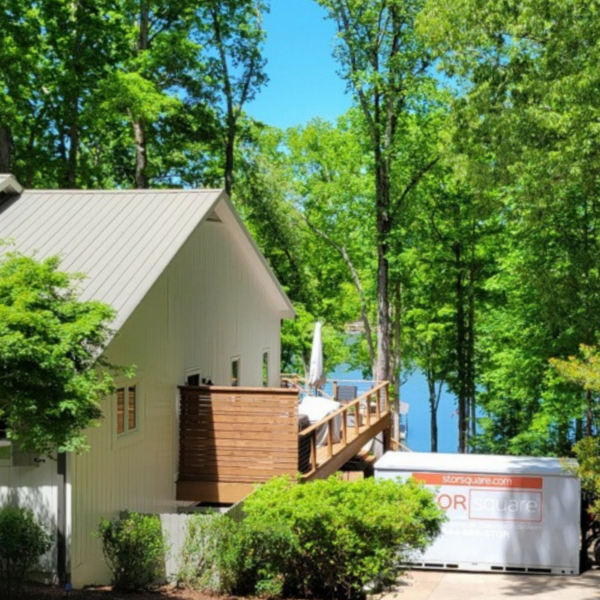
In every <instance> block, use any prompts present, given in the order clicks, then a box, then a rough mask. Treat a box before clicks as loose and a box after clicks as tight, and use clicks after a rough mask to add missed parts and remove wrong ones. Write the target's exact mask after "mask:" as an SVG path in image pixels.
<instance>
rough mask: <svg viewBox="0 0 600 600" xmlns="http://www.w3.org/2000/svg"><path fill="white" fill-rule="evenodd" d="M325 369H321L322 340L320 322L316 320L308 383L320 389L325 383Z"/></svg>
mask: <svg viewBox="0 0 600 600" xmlns="http://www.w3.org/2000/svg"><path fill="white" fill-rule="evenodd" d="M325 381H326V380H325V371H324V370H323V340H322V338H321V323H319V322H318V321H317V324H316V325H315V333H314V335H313V343H312V350H311V353H310V370H309V372H308V382H307V383H308V385H309V386H310V387H314V388H316V389H320V388H322V387H323V386H324V385H325Z"/></svg>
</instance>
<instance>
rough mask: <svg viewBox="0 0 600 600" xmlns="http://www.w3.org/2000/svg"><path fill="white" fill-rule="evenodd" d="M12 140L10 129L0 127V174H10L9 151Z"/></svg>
mask: <svg viewBox="0 0 600 600" xmlns="http://www.w3.org/2000/svg"><path fill="white" fill-rule="evenodd" d="M11 147H12V138H11V135H10V128H9V127H6V126H4V125H0V173H10V168H11V164H10V151H11Z"/></svg>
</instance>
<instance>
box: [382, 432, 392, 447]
mask: <svg viewBox="0 0 600 600" xmlns="http://www.w3.org/2000/svg"><path fill="white" fill-rule="evenodd" d="M391 447H392V432H391V430H390V429H389V428H387V429H384V430H383V451H384V452H387V451H388V450H390V448H391Z"/></svg>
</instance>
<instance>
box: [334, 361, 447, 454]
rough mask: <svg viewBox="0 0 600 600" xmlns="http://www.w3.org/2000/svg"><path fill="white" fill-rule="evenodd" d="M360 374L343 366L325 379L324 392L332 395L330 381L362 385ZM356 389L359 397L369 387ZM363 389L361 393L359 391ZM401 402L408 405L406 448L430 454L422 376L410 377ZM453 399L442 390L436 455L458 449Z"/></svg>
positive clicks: (428, 418) (425, 393)
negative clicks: (349, 381) (437, 452)
mask: <svg viewBox="0 0 600 600" xmlns="http://www.w3.org/2000/svg"><path fill="white" fill-rule="evenodd" d="M362 379H363V377H362V373H361V372H360V371H347V370H346V367H345V366H344V365H342V366H340V367H338V368H337V369H336V370H335V371H334V372H333V373H330V374H329V375H328V376H327V385H326V387H325V391H326V392H328V393H331V389H332V385H333V384H332V382H333V381H346V380H352V381H361V380H362ZM357 385H358V388H359V389H358V392H359V393H362V392H365V391H367V390H368V388H369V387H370V386H369V385H368V384H366V383H365V384H364V385H363V386H361V385H360V384H357ZM361 388H364V389H361ZM400 396H401V400H402V402H407V403H408V404H409V405H410V409H409V412H408V435H407V438H406V440H405V444H406V445H407V446H408V447H409V448H410V449H411V450H412V451H413V452H429V451H430V450H431V431H430V413H429V400H428V396H429V393H428V391H427V380H426V379H425V376H424V375H423V374H422V373H421V372H420V371H417V372H415V373H413V374H412V375H411V376H410V377H409V378H408V381H407V382H406V383H405V384H404V385H403V386H402V388H401V391H400ZM455 411H456V399H455V397H454V396H453V395H452V394H450V393H449V392H447V391H446V390H444V391H443V392H442V396H441V398H440V405H439V407H438V451H439V452H457V449H458V417H457V416H456V414H455Z"/></svg>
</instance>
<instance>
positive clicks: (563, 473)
mask: <svg viewBox="0 0 600 600" xmlns="http://www.w3.org/2000/svg"><path fill="white" fill-rule="evenodd" d="M575 466H576V462H575V461H573V460H564V459H560V458H552V457H539V456H501V455H495V454H442V453H435V452H386V453H385V454H384V455H383V456H382V457H381V458H380V459H379V460H378V461H377V462H376V463H375V471H398V472H399V473H400V472H408V473H412V472H423V471H424V472H434V473H481V474H484V473H502V474H522V475H555V476H560V477H573V476H574V475H573V473H572V472H570V470H569V468H568V467H570V468H573V467H575Z"/></svg>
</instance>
